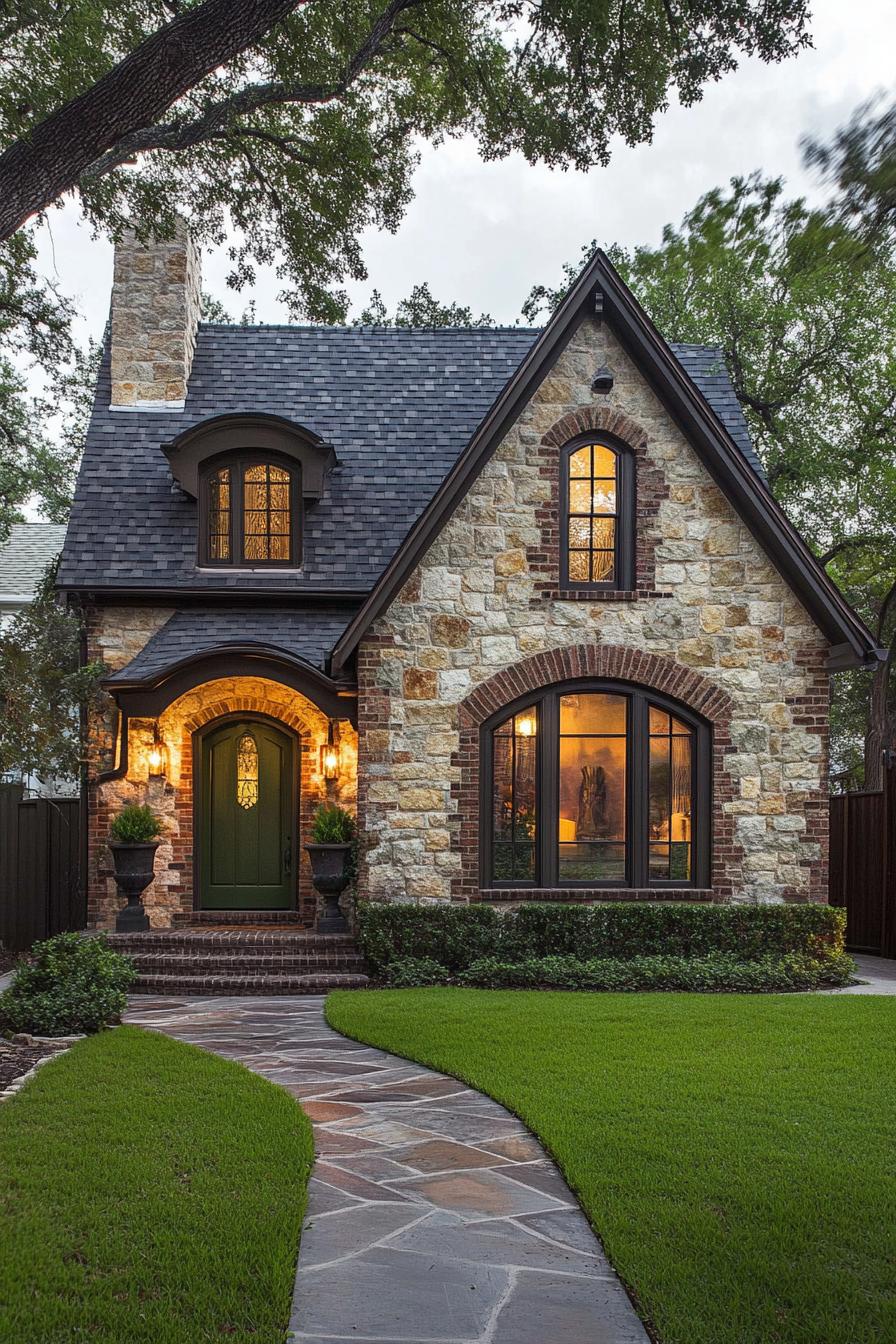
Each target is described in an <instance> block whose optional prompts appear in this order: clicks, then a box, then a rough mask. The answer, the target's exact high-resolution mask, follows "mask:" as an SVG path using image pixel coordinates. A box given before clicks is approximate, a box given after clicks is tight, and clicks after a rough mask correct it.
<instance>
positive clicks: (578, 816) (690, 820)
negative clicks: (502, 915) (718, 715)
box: [482, 682, 710, 888]
mask: <svg viewBox="0 0 896 1344" xmlns="http://www.w3.org/2000/svg"><path fill="white" fill-rule="evenodd" d="M509 708H510V709H511V710H512V712H510V713H507V712H504V713H502V714H499V715H496V716H494V717H493V718H492V719H491V720H490V721H489V722H488V723H487V724H486V725H485V728H484V730H483V740H482V760H483V767H484V768H483V804H484V805H483V808H482V817H483V830H482V861H483V872H482V881H483V884H484V885H485V886H487V887H492V886H501V885H510V886H526V885H528V886H532V887H544V888H551V887H555V888H556V887H559V888H566V887H582V886H588V887H591V886H606V887H638V888H641V887H649V886H682V887H693V886H700V887H703V886H707V885H709V871H708V869H709V838H710V837H709V825H710V823H709V800H710V778H709V774H710V737H709V729H708V727H707V725H706V724H705V723H704V722H703V721H702V720H700V719H698V718H697V717H696V716H694V715H692V714H690V713H689V712H688V711H687V710H685V709H683V708H682V707H680V706H677V705H676V704H675V703H674V702H672V701H669V700H667V699H665V698H664V697H662V696H658V695H655V694H653V693H652V692H648V691H645V690H642V689H640V688H638V687H635V686H629V685H627V684H623V683H618V682H575V683H568V684H565V685H563V686H554V687H550V688H547V689H546V690H543V691H541V692H539V693H538V694H537V695H532V696H529V697H527V698H526V699H524V700H523V701H521V702H519V703H517V704H516V705H514V706H512V707H509Z"/></svg>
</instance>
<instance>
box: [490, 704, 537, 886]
mask: <svg viewBox="0 0 896 1344" xmlns="http://www.w3.org/2000/svg"><path fill="white" fill-rule="evenodd" d="M537 741H538V716H537V710H536V709H535V708H533V709H528V710H522V711H521V712H520V713H519V714H517V715H516V716H515V718H513V719H511V720H508V721H507V722H505V723H503V724H501V725H500V726H499V727H498V728H496V729H495V733H494V742H493V757H492V759H493V780H492V825H493V836H494V843H493V846H492V880H493V881H495V882H513V881H520V882H531V881H533V880H534V878H535V835H536V806H537V800H536V781H535V760H536V752H537Z"/></svg>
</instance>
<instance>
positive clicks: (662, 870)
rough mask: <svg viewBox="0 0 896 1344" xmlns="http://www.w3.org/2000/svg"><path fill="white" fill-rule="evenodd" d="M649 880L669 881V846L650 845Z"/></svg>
mask: <svg viewBox="0 0 896 1344" xmlns="http://www.w3.org/2000/svg"><path fill="white" fill-rule="evenodd" d="M650 880H651V881H652V882H668V881H669V846H668V845H651V846H650Z"/></svg>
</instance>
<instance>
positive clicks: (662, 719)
mask: <svg viewBox="0 0 896 1344" xmlns="http://www.w3.org/2000/svg"><path fill="white" fill-rule="evenodd" d="M650 731H651V732H652V733H668V731H669V715H668V714H666V713H665V712H664V711H663V710H662V709H657V707H656V705H651V706H650Z"/></svg>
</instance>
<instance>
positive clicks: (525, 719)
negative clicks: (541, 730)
mask: <svg viewBox="0 0 896 1344" xmlns="http://www.w3.org/2000/svg"><path fill="white" fill-rule="evenodd" d="M516 731H517V734H518V736H519V737H534V736H535V734H536V733H537V732H538V718H537V716H536V713H535V710H534V709H526V710H523V712H522V714H519V715H518V716H517V719H516Z"/></svg>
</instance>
